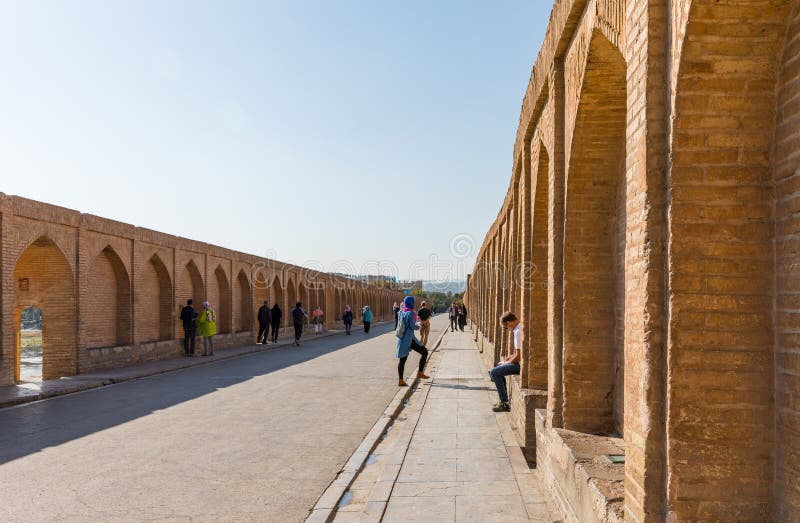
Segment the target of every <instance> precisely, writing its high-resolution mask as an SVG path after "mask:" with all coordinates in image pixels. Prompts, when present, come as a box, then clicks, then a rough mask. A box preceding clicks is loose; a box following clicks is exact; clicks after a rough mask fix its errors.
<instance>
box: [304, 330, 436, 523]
mask: <svg viewBox="0 0 800 523" xmlns="http://www.w3.org/2000/svg"><path fill="white" fill-rule="evenodd" d="M446 335H447V329H446V328H445V329H443V330H442V334H440V335H439V339H438V340H436V343H435V344H434V346H433V348H432V349H431V350H430V355H429V359H428V361H430V356H432V355H433V354H434V353H435V352H437V351H438V349H439V347H440V346H441V344H442V341H443V340H444V338H445V336H446ZM420 381H421V380H420V378H414V381H412V382H411V384H410V385H409V386H408V387H405V390H403V389H401V390H399V391H397V394H395V396H394V398H393V399H392V400H391V401H390V402H389V405H388V406H387V407H386V410H384V411H383V414H382V415H381V417H380V418H379V419H378V421H376V422H375V425H373V426H372V429H370V431H369V432H368V433H367V436H366V437H365V438H364V440H363V441H362V442H361V444H360V445H359V446H358V448H356V450H355V451H354V452H353V454H352V455H351V456H350V459H348V460H347V462H346V463H345V465H344V467H343V468H342V470H340V471H339V473H338V474H337V475H336V478H335V479H334V480H333V482H332V483H331V484H330V485H329V486H328V488H327V489H325V491H324V492H323V493H322V495H321V496H320V497H319V499H317V502H316V503H315V504H314V507H313V508H312V509H311V511H310V512H309V515H308V517H307V518H306V520H305V523H329V522H331V521H333V519H334V517H335V515H336V509H337V507H338V505H339V502H340V501H341V499H342V496H344V494H345V492H347V491H348V490H349V489H350V487H351V486H352V485H353V483H354V482H355V480H356V478H357V477H358V475H359V473H360V472H361V471H363V470H364V466H365V464H366V462H367V459H368V458H369V456H370V454H371V453H372V452H373V451H374V450H375V448H376V447H377V446H378V445H379V444H380V441H381V439H380V438H381V436H382V435H383V434H384V433H385V432H386V429H387V428H388V427H389V425H390V424H392V423H393V422H394V421H395V420H396V419H397V417H398V416H400V414H401V413H402V412H403V410H405V401H406V400H407V399H408V398H409V397H410V396H411V394H413V393H414V390H415V388H416V387H417V386H418V385H419V383H420ZM431 383H433V379H431ZM428 392H430V387H428ZM427 397H428V396H427V393H426V395H425V399H426V400H427ZM423 406H424V402H423ZM420 412H421V409H420ZM417 421H419V420H417ZM414 429H415V430H416V424H415V425H414ZM412 435H413V431H412ZM409 444H410V440H409ZM406 452H408V447H406ZM403 456H404V457H405V454H403ZM396 479H397V478H395V483H396ZM392 490H394V484H392ZM387 505H388V503H387ZM383 510H384V511H385V510H386V507H384V508H383ZM381 519H383V512H381Z"/></svg>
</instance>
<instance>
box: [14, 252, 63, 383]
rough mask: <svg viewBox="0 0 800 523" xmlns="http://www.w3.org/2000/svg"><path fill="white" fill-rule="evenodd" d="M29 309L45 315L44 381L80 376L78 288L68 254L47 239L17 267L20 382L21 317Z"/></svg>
mask: <svg viewBox="0 0 800 523" xmlns="http://www.w3.org/2000/svg"><path fill="white" fill-rule="evenodd" d="M29 307H36V308H38V309H41V311H42V378H43V379H45V380H49V379H56V378H59V377H61V376H71V375H74V374H75V373H76V372H77V355H76V346H77V343H76V331H75V329H76V325H77V323H76V315H77V311H76V304H75V284H74V279H73V275H72V270H71V269H70V267H69V263H67V259H66V257H65V256H64V253H63V252H61V250H60V249H59V248H58V247H57V246H56V245H55V243H53V241H52V240H50V239H49V238H47V237H41V238H39V239H38V240H36V241H35V242H33V243H32V244H31V245H30V246H28V248H27V249H25V251H24V252H23V253H22V254H21V255H20V257H19V258H18V259H17V262H16V264H15V265H14V320H13V321H14V338H15V340H16V351H15V352H16V354H17V356H16V358H15V359H16V364H15V365H16V367H15V374H16V375H17V379H18V375H19V340H20V317H21V314H22V310H23V309H27V308H29Z"/></svg>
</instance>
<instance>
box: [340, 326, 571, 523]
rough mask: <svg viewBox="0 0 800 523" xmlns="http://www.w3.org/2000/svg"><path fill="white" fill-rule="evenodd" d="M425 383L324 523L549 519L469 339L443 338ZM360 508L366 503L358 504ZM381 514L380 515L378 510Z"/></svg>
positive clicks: (545, 499) (550, 510) (544, 497)
mask: <svg viewBox="0 0 800 523" xmlns="http://www.w3.org/2000/svg"><path fill="white" fill-rule="evenodd" d="M436 354H437V358H436V362H435V365H434V367H435V370H434V372H431V374H432V375H433V379H432V380H431V381H430V382H427V383H423V384H421V385H420V390H419V391H418V392H417V393H416V394H414V396H413V397H412V398H413V404H411V405H409V406H408V407H407V408H405V409H403V411H402V412H401V414H400V415H399V416H398V420H399V421H398V422H397V423H396V429H395V430H394V431H393V432H392V433H390V434H388V435H387V437H386V438H385V439H384V440H383V441H382V442H381V443H380V444H379V445H378V446H377V447H376V448H375V450H374V451H373V454H372V460H371V461H372V464H371V465H369V466H367V467H365V468H364V469H363V470H362V471H360V472H359V475H358V476H357V477H356V478H355V480H354V482H353V484H352V486H351V489H350V492H349V494H350V495H351V496H352V498H348V500H349V501H348V503H347V504H346V505H344V506H339V507H338V510H335V511H333V512H332V513H331V514H330V515H329V517H330V518H331V519H332V520H333V521H344V522H347V521H388V522H400V521H402V522H415V521H425V522H432V521H433V522H435V521H458V522H461V521H464V522H468V521H469V522H472V521H475V522H493V521H502V522H517V521H519V522H528V521H537V522H553V521H560V520H561V516H560V515H559V513H558V512H557V510H556V506H555V504H554V503H553V502H552V501H551V500H550V499H549V496H548V494H547V493H546V491H545V490H544V487H543V485H542V483H541V482H540V481H539V478H538V476H537V474H536V471H535V470H532V469H530V468H529V466H528V464H527V462H526V461H525V460H524V457H523V455H522V451H521V449H520V448H519V446H518V444H517V442H516V437H515V435H514V433H513V429H512V428H511V424H510V422H509V420H508V417H509V414H508V413H494V412H492V410H491V407H492V405H493V403H494V402H496V401H497V393H496V392H495V390H494V387H493V385H492V383H491V381H489V379H488V376H487V374H486V372H485V371H484V370H483V368H482V365H481V362H480V358H479V356H478V351H477V347H476V346H475V344H474V342H473V341H472V340H471V339H470V336H469V333H460V332H456V333H448V334H447V335H446V336H445V338H444V341H443V343H442V345H441V347H440V349H439V351H437V353H436ZM369 503H373V505H370V506H369V509H368V508H367V505H368V504H369ZM381 508H385V511H384V512H383V514H382V517H381V518H378V517H377V516H376V511H377V510H378V509H381Z"/></svg>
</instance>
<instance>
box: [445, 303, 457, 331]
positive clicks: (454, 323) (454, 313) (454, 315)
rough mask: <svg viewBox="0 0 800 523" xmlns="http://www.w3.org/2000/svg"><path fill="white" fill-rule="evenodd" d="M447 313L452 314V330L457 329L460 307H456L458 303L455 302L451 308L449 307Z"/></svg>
mask: <svg viewBox="0 0 800 523" xmlns="http://www.w3.org/2000/svg"><path fill="white" fill-rule="evenodd" d="M447 314H448V315H449V316H450V332H453V331H455V330H456V326H457V325H458V307H456V303H455V302H453V303H452V305H450V308H449V309H447Z"/></svg>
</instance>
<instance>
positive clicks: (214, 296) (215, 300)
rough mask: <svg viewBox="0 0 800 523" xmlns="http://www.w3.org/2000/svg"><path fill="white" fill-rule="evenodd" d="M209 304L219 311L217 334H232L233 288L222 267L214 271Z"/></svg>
mask: <svg viewBox="0 0 800 523" xmlns="http://www.w3.org/2000/svg"><path fill="white" fill-rule="evenodd" d="M207 300H208V302H209V303H210V304H211V307H212V308H214V309H216V311H217V332H218V333H220V334H230V332H231V312H232V310H231V309H232V307H231V287H230V283H228V275H227V274H225V269H223V268H222V266H221V265H217V268H216V269H214V277H213V278H211V285H209V286H208V298H207Z"/></svg>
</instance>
